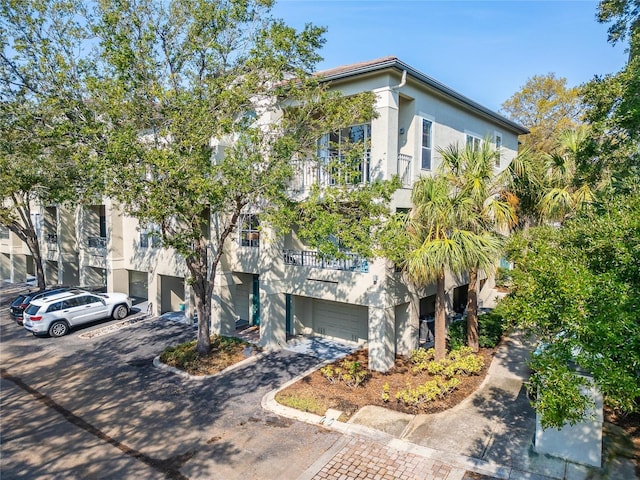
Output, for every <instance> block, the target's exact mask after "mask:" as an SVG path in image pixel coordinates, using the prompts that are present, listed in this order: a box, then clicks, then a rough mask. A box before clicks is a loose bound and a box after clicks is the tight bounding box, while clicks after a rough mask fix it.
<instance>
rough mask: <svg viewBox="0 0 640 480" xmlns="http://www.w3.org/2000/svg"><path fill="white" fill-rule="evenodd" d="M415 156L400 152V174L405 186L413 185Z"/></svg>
mask: <svg viewBox="0 0 640 480" xmlns="http://www.w3.org/2000/svg"><path fill="white" fill-rule="evenodd" d="M412 160H413V157H412V156H411V155H407V154H404V153H399V154H398V176H399V177H400V181H401V182H402V186H403V187H410V186H411V161H412Z"/></svg>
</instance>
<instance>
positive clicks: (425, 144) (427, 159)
mask: <svg viewBox="0 0 640 480" xmlns="http://www.w3.org/2000/svg"><path fill="white" fill-rule="evenodd" d="M432 129H433V122H432V121H431V120H427V119H426V118H423V119H422V151H421V153H420V162H421V163H420V165H421V167H422V169H423V170H431V145H432V141H433V138H432Z"/></svg>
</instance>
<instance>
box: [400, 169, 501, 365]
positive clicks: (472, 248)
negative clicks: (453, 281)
mask: <svg viewBox="0 0 640 480" xmlns="http://www.w3.org/2000/svg"><path fill="white" fill-rule="evenodd" d="M411 200H412V202H413V205H414V208H413V209H412V211H411V214H410V218H409V228H408V234H409V251H408V254H407V256H406V258H405V260H404V264H403V266H404V268H405V270H406V271H407V273H408V275H409V278H410V280H411V281H412V282H414V283H416V284H418V285H420V284H422V285H424V284H429V283H431V282H433V281H435V282H436V305H435V358H436V360H439V359H442V358H444V357H445V354H446V318H445V309H446V307H445V274H446V272H447V271H450V272H452V273H454V274H457V273H461V272H463V271H465V270H467V269H469V268H471V267H473V266H476V265H479V266H481V267H486V266H487V265H490V264H493V262H494V259H495V257H496V255H497V252H498V251H499V248H500V242H499V241H498V239H497V238H496V237H495V236H494V235H492V234H490V233H488V232H485V231H479V232H474V231H472V230H469V229H465V228H464V226H466V225H469V224H470V223H469V222H470V221H469V216H470V214H472V208H471V207H472V204H471V202H470V200H469V198H468V197H466V196H465V195H461V194H459V192H456V191H455V189H452V188H451V184H450V183H449V180H448V179H447V178H446V177H444V176H441V177H437V178H432V177H422V178H421V179H420V180H419V181H418V182H416V183H415V184H414V186H413V191H412V193H411Z"/></svg>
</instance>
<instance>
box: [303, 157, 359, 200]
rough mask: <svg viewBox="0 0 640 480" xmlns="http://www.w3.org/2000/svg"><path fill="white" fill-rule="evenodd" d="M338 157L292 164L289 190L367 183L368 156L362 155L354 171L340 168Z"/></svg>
mask: <svg viewBox="0 0 640 480" xmlns="http://www.w3.org/2000/svg"><path fill="white" fill-rule="evenodd" d="M341 163H342V162H341V159H340V157H327V158H323V159H322V160H321V161H313V160H305V161H296V162H294V163H293V167H294V175H293V179H292V181H291V189H292V190H295V191H301V190H304V189H306V188H309V187H310V186H311V185H314V184H318V185H323V186H328V185H339V184H341V185H342V184H344V185H358V184H362V183H369V181H370V180H371V178H370V168H369V163H370V155H369V152H367V153H366V155H364V157H363V158H362V161H361V162H360V163H359V164H358V165H356V166H355V168H354V169H349V168H344V169H342V168H340V166H341Z"/></svg>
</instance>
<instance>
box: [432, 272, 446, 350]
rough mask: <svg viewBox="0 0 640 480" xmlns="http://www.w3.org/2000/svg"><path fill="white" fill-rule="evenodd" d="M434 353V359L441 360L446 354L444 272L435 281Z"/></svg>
mask: <svg viewBox="0 0 640 480" xmlns="http://www.w3.org/2000/svg"><path fill="white" fill-rule="evenodd" d="M435 337H436V339H435V340H436V353H435V359H436V360H442V359H444V357H445V356H446V354H447V318H446V298H445V293H444V271H443V272H442V274H438V278H437V280H436V318H435Z"/></svg>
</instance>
